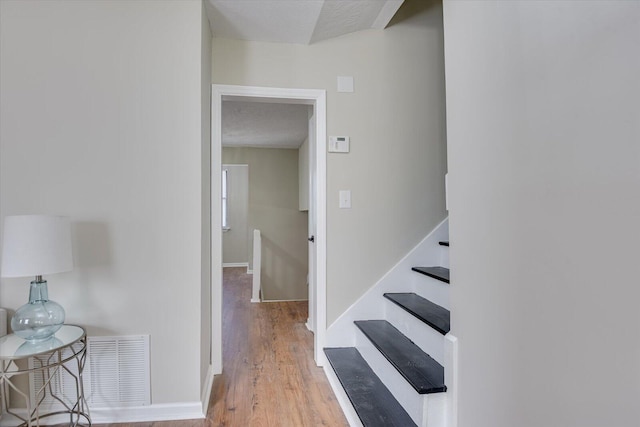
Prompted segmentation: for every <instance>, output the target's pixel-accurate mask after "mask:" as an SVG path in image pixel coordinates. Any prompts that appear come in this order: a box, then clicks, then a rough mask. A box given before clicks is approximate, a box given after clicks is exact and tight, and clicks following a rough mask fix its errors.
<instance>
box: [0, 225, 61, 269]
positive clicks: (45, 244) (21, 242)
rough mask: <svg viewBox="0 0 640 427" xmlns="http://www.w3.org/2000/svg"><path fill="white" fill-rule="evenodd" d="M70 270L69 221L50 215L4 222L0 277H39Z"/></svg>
mask: <svg viewBox="0 0 640 427" xmlns="http://www.w3.org/2000/svg"><path fill="white" fill-rule="evenodd" d="M72 269H73V258H72V255H71V226H70V223H69V218H67V217H62V216H52V215H18V216H8V217H6V218H5V220H4V234H3V242H2V267H1V273H2V277H25V276H41V275H44V274H53V273H62V272H63V271H70V270H72Z"/></svg>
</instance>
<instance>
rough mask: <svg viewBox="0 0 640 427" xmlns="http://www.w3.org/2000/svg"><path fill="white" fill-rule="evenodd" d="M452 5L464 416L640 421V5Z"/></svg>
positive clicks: (543, 422)
mask: <svg viewBox="0 0 640 427" xmlns="http://www.w3.org/2000/svg"><path fill="white" fill-rule="evenodd" d="M444 16H445V46H446V70H447V72H446V81H447V121H448V127H447V133H448V152H449V191H450V193H449V212H450V227H451V229H450V237H451V242H452V246H451V268H452V278H451V283H452V286H451V292H452V296H451V305H452V311H451V313H452V333H453V334H454V335H456V336H457V337H458V338H459V340H460V341H459V342H460V375H459V381H460V383H459V393H460V402H459V405H460V406H459V410H460V411H459V419H460V426H461V427H485V426H486V427H513V426H518V427H539V426H548V427H596V426H597V427H604V426H607V427H632V426H638V425H640V406H639V405H638V396H640V310H638V301H640V287H639V286H638V278H639V277H640V263H639V262H638V257H639V251H638V247H639V245H638V243H639V242H640V227H639V226H638V219H639V218H640V198H639V197H638V189H639V188H640V80H639V79H638V76H639V75H640V53H639V52H640V51H639V50H638V46H640V3H638V2H628V1H606V2H599V1H556V2H539V1H518V2H503V1H482V2H474V1H469V2H467V1H445V15H444Z"/></svg>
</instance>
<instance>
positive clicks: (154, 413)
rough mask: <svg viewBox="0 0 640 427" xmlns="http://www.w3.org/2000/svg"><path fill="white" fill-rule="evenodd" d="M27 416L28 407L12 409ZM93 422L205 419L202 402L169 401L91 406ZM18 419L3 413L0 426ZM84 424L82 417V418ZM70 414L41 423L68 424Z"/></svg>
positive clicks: (46, 419) (12, 424)
mask: <svg viewBox="0 0 640 427" xmlns="http://www.w3.org/2000/svg"><path fill="white" fill-rule="evenodd" d="M12 411H14V412H16V413H17V414H19V415H20V416H23V417H26V412H27V411H26V409H12ZM89 411H90V413H91V424H111V423H134V422H151V421H175V420H193V419H203V418H205V414H204V412H203V411H202V402H183V403H168V404H159V405H148V406H125V407H119V408H89ZM16 421H17V419H16V418H15V417H12V416H8V415H5V414H3V416H2V419H1V420H0V426H1V427H5V426H7V427H8V426H15V425H16ZM80 421H81V424H82V419H81V420H80ZM68 422H69V415H68V414H59V415H54V416H52V417H47V418H45V419H43V420H40V424H41V425H54V424H66V423H68Z"/></svg>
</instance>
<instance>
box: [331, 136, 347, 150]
mask: <svg viewBox="0 0 640 427" xmlns="http://www.w3.org/2000/svg"><path fill="white" fill-rule="evenodd" d="M329 152H330V153H348V152H349V137H348V136H330V137H329Z"/></svg>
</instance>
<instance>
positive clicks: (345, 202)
mask: <svg viewBox="0 0 640 427" xmlns="http://www.w3.org/2000/svg"><path fill="white" fill-rule="evenodd" d="M339 196H340V209H351V190H340V193H339Z"/></svg>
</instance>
